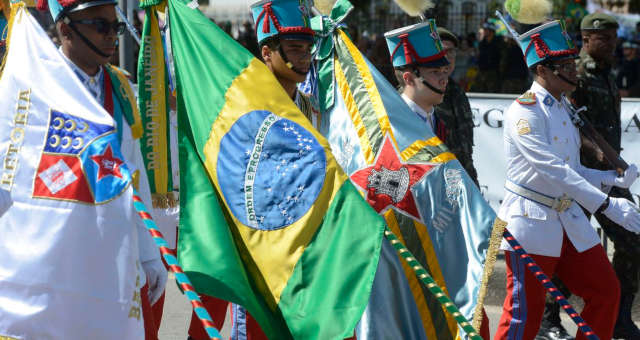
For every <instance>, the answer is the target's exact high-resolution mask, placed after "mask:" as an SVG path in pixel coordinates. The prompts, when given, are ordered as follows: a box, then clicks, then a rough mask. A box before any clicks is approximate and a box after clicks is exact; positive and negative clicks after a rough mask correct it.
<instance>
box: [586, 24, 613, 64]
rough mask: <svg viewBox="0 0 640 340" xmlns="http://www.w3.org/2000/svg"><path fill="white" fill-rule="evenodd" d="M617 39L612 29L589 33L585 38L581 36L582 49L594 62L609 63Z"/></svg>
mask: <svg viewBox="0 0 640 340" xmlns="http://www.w3.org/2000/svg"><path fill="white" fill-rule="evenodd" d="M617 37H618V35H617V33H616V30H615V29H614V28H610V29H606V30H601V31H593V32H589V33H587V35H586V36H585V35H583V41H584V48H585V49H586V51H587V53H588V54H589V55H590V56H591V57H592V58H593V59H595V60H596V61H606V62H610V61H612V60H613V53H614V52H615V50H616V40H617ZM585 38H586V39H585Z"/></svg>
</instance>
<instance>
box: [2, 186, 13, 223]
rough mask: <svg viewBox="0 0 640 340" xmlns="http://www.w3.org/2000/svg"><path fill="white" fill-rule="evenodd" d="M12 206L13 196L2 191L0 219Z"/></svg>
mask: <svg viewBox="0 0 640 340" xmlns="http://www.w3.org/2000/svg"><path fill="white" fill-rule="evenodd" d="M12 204H13V200H12V199H11V194H10V193H9V192H8V191H6V190H4V189H0V217H1V216H2V215H4V213H6V212H7V210H9V208H10V207H11V205H12Z"/></svg>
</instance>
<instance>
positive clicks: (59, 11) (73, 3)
mask: <svg viewBox="0 0 640 340" xmlns="http://www.w3.org/2000/svg"><path fill="white" fill-rule="evenodd" d="M104 5H113V6H116V5H118V1H117V0H38V3H37V6H36V7H37V8H38V9H39V10H41V11H47V10H48V11H49V12H50V13H51V18H53V21H54V22H57V21H58V20H60V19H61V18H62V17H63V16H64V15H65V14H67V13H72V12H77V11H82V10H85V9H87V8H91V7H96V6H104Z"/></svg>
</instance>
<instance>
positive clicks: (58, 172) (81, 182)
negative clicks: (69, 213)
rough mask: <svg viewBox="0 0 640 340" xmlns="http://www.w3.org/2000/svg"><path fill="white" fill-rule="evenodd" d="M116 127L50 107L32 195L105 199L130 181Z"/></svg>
mask: <svg viewBox="0 0 640 340" xmlns="http://www.w3.org/2000/svg"><path fill="white" fill-rule="evenodd" d="M130 179H131V175H130V172H129V170H128V168H127V166H126V164H125V161H124V157H123V156H122V155H121V154H120V147H119V145H118V142H117V139H116V134H115V128H114V127H113V126H112V125H105V124H99V123H95V122H92V121H90V120H87V119H84V118H80V117H77V116H73V115H70V114H66V113H62V112H59V111H56V110H51V111H50V115H49V124H48V127H47V137H46V139H45V145H44V149H43V152H42V155H41V157H40V163H39V165H38V170H37V172H36V176H35V180H34V185H33V197H37V198H47V199H54V200H64V201H75V202H84V203H88V204H101V203H106V202H108V201H110V200H112V199H114V198H115V197H117V196H119V195H120V194H121V193H122V192H123V191H124V190H125V189H126V188H127V186H128V185H129V183H130Z"/></svg>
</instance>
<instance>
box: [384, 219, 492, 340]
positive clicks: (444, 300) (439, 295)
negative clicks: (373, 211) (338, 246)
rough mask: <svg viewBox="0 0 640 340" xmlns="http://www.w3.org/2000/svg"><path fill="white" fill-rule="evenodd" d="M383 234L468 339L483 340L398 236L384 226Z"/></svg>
mask: <svg viewBox="0 0 640 340" xmlns="http://www.w3.org/2000/svg"><path fill="white" fill-rule="evenodd" d="M384 236H386V237H387V239H388V240H389V242H391V245H392V246H393V248H395V249H396V251H397V252H398V254H400V256H402V258H403V259H404V260H405V261H406V262H407V264H408V265H409V266H410V267H411V269H413V271H414V272H415V273H416V276H417V277H418V279H420V281H422V283H424V285H425V286H427V288H428V289H429V291H430V292H431V293H432V294H433V295H434V296H435V297H436V299H438V302H440V304H441V305H442V306H443V307H444V308H446V310H447V311H448V312H449V313H450V314H451V316H453V318H454V319H455V320H456V322H457V323H458V325H460V327H462V329H463V330H464V331H465V332H466V333H467V335H469V338H470V339H473V340H483V339H482V337H481V336H480V334H478V332H477V331H476V329H475V328H473V326H472V325H471V323H470V322H469V320H467V318H465V317H464V315H462V313H460V310H459V309H458V306H456V305H455V304H454V303H453V301H451V299H450V298H449V297H448V296H447V294H445V292H444V291H443V290H442V288H440V286H438V284H437V283H436V282H435V280H434V279H433V277H431V275H429V273H428V272H427V271H426V269H424V267H423V266H422V265H421V264H420V262H418V260H416V258H415V257H414V256H413V254H412V253H411V252H410V251H409V249H407V247H405V245H404V244H402V242H401V241H400V240H399V239H398V237H397V236H396V235H395V234H394V233H393V232H392V231H391V230H389V228H386V229H385V231H384Z"/></svg>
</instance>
